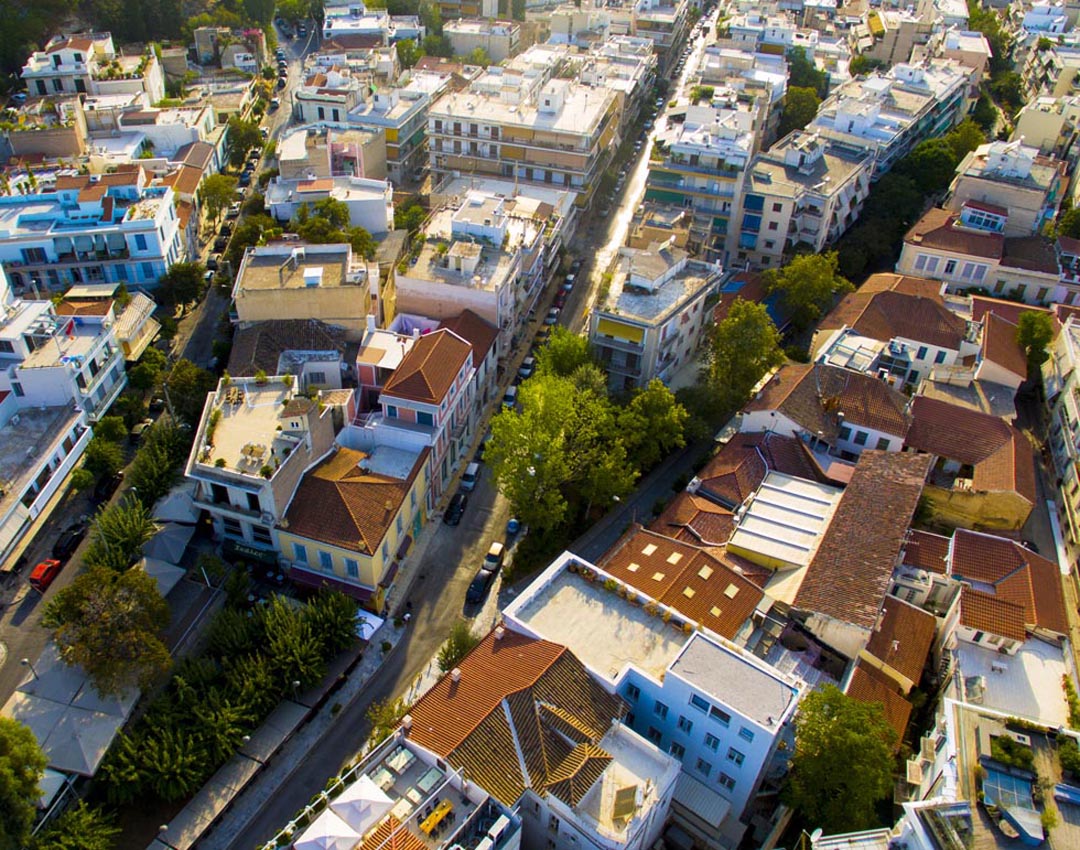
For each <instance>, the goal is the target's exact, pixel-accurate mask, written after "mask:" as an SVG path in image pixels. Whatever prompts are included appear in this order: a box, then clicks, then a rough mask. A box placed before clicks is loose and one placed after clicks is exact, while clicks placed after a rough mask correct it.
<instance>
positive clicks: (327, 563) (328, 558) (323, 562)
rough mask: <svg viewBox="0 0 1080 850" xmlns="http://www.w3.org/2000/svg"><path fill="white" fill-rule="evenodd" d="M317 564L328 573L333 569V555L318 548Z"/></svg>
mask: <svg viewBox="0 0 1080 850" xmlns="http://www.w3.org/2000/svg"><path fill="white" fill-rule="evenodd" d="M319 566H320V567H322V568H323V569H324V570H326V571H327V572H328V573H332V572H333V571H334V556H333V555H331V554H330V553H329V552H323V551H322V550H321V549H320V550H319Z"/></svg>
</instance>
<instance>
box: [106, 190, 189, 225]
mask: <svg viewBox="0 0 1080 850" xmlns="http://www.w3.org/2000/svg"><path fill="white" fill-rule="evenodd" d="M105 200H107V201H111V200H112V198H106V199H105ZM194 214H195V205H194V204H192V203H191V202H189V201H184V200H180V199H177V201H176V218H177V220H178V221H179V222H180V229H181V230H187V226H188V223H189V222H190V221H191V216H192V215H194ZM111 215H112V211H111V210H109V212H108V213H106V215H105V217H106V218H109V217H111Z"/></svg>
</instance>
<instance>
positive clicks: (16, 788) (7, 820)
mask: <svg viewBox="0 0 1080 850" xmlns="http://www.w3.org/2000/svg"><path fill="white" fill-rule="evenodd" d="M46 762H47V760H46V758H45V754H44V753H43V752H42V751H41V747H39V746H38V742H37V739H36V738H35V737H34V733H33V732H31V731H30V727H28V726H26V725H24V724H22V723H20V722H19V721H17V720H12V719H11V718H10V717H0V848H3V850H20V848H22V847H23V846H25V844H26V840H27V838H29V837H30V827H31V826H33V823H34V818H35V816H36V815H37V801H38V798H39V797H40V796H41V792H40V791H39V790H38V782H39V781H40V780H41V777H42V774H43V773H44V772H45V765H46Z"/></svg>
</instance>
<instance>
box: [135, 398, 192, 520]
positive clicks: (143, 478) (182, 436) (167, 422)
mask: <svg viewBox="0 0 1080 850" xmlns="http://www.w3.org/2000/svg"><path fill="white" fill-rule="evenodd" d="M190 448H191V431H190V430H183V429H181V428H179V427H178V426H177V424H176V423H175V422H174V421H173V420H172V419H170V418H169V417H167V416H162V417H161V418H159V419H158V421H157V422H155V423H154V425H153V427H151V428H149V429H148V430H147V431H146V433H145V434H144V435H143V444H142V446H141V447H140V448H139V451H137V452H136V453H135V459H134V460H133V461H132V462H131V467H130V468H129V469H128V472H127V479H126V480H127V481H128V483H130V484H131V485H132V489H135V492H137V493H138V496H139V500H140V501H141V502H142V503H143V504H144V505H145V506H146V507H148V508H151V507H153V505H154V503H155V502H156V501H157V500H158V499H160V498H161V497H162V496H164V495H165V494H166V493H168V492H169V490H170V489H171V488H172V485H173V484H174V483H175V482H176V477H177V474H178V471H179V468H180V465H181V464H182V463H183V462H184V460H186V459H187V454H188V451H189V449H190ZM136 488H137V489H136ZM129 492H130V491H129Z"/></svg>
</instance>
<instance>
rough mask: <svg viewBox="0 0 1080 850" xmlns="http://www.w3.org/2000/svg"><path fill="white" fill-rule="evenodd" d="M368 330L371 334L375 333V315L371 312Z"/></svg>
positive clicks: (368, 319) (368, 318)
mask: <svg viewBox="0 0 1080 850" xmlns="http://www.w3.org/2000/svg"><path fill="white" fill-rule="evenodd" d="M367 332H368V333H369V334H373V333H375V317H374V316H373V315H371V313H368V317H367Z"/></svg>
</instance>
